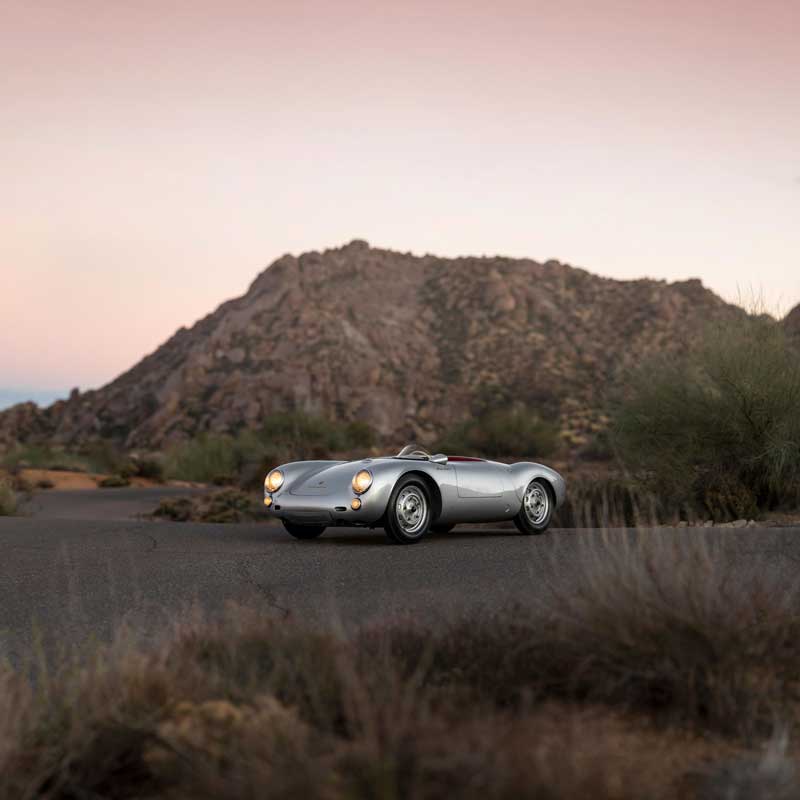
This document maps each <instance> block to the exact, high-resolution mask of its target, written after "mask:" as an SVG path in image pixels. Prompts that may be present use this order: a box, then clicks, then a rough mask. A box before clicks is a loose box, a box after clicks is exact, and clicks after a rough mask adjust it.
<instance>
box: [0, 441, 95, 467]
mask: <svg viewBox="0 0 800 800" xmlns="http://www.w3.org/2000/svg"><path fill="white" fill-rule="evenodd" d="M2 466H4V467H5V468H6V469H9V470H14V471H16V470H20V469H51V470H60V471H65V472H89V471H90V465H89V462H88V460H87V458H86V457H85V456H82V455H78V454H76V453H70V452H66V451H64V450H60V449H58V448H53V447H50V446H48V445H20V446H19V447H16V448H14V449H13V450H10V451H9V452H7V453H6V454H5V455H4V456H3V459H2Z"/></svg>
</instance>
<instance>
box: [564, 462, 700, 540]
mask: <svg viewBox="0 0 800 800" xmlns="http://www.w3.org/2000/svg"><path fill="white" fill-rule="evenodd" d="M692 517H693V515H692V514H691V511H690V510H689V509H686V508H685V507H684V506H682V505H680V504H679V503H675V502H673V501H672V499H671V498H670V497H668V496H666V495H661V494H659V493H657V492H656V491H654V490H653V489H651V488H647V487H643V486H642V485H641V484H640V483H639V482H638V481H635V480H632V479H629V478H624V477H619V476H613V475H612V476H608V477H603V478H579V479H571V480H568V482H567V498H566V500H565V502H564V505H562V506H561V508H559V509H558V510H557V511H556V513H555V516H554V519H553V525H554V526H555V527H557V528H601V529H603V528H631V527H634V528H635V527H639V526H651V525H661V524H666V523H675V522H677V521H678V520H680V519H681V518H683V519H690V518H692Z"/></svg>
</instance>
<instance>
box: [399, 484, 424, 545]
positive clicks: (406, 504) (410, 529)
mask: <svg viewBox="0 0 800 800" xmlns="http://www.w3.org/2000/svg"><path fill="white" fill-rule="evenodd" d="M427 510H428V507H427V503H426V502H425V498H424V497H423V496H422V492H420V491H419V489H417V488H415V487H413V486H412V487H409V488H407V489H403V491H402V492H400V494H399V496H398V498H397V503H396V505H395V511H396V514H397V522H398V524H399V525H400V528H401V529H402V530H403V533H406V534H414V533H418V532H419V531H420V530H421V529H422V527H423V525H424V524H425V519H426V517H427Z"/></svg>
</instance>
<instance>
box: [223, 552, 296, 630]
mask: <svg viewBox="0 0 800 800" xmlns="http://www.w3.org/2000/svg"><path fill="white" fill-rule="evenodd" d="M236 571H237V573H238V574H239V577H240V578H241V579H242V582H243V583H245V584H246V585H247V586H252V587H253V588H254V589H255V590H256V591H257V592H258V593H259V594H260V595H261V597H263V598H264V600H266V601H267V605H269V606H270V607H271V608H274V609H275V610H276V611H279V612H280V613H281V614H282V615H283V618H284V619H288V618H289V616H290V615H291V613H292V612H291V610H290V609H288V608H286V607H285V606H282V605H281V604H280V603H279V602H278V598H277V597H276V595H275V593H274V592H273V591H272V589H270V588H269V586H266V585H265V584H263V583H261V582H260V581H257V580H256V579H255V578H254V577H253V576H252V575H251V574H250V570H249V569H248V567H247V564H245V563H244V562H239V564H238V566H237V568H236Z"/></svg>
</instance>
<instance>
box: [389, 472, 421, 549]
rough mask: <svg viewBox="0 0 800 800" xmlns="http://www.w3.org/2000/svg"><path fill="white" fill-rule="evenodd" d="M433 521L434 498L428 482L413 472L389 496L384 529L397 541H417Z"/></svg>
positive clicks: (412, 542)
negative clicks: (424, 482)
mask: <svg viewBox="0 0 800 800" xmlns="http://www.w3.org/2000/svg"><path fill="white" fill-rule="evenodd" d="M430 523H431V499H430V495H429V494H428V490H427V488H426V487H425V485H424V484H423V483H422V482H421V481H419V480H418V479H417V478H415V477H414V476H413V475H410V476H408V477H407V478H401V479H400V480H399V481H398V482H397V484H396V485H395V487H394V489H393V490H392V494H391V496H390V497H389V505H388V506H387V508H386V522H385V524H384V526H383V527H384V530H385V531H386V535H387V536H388V537H389V541H391V542H394V543H395V544H415V543H416V542H418V541H419V540H420V539H421V538H422V537H423V536H424V535H425V534H426V533H427V531H428V527H429V526H430Z"/></svg>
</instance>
